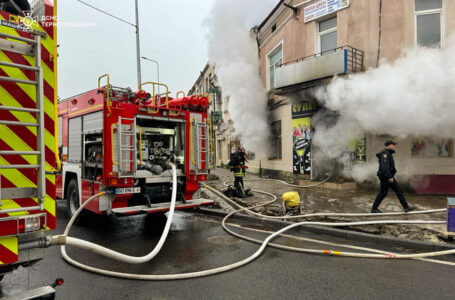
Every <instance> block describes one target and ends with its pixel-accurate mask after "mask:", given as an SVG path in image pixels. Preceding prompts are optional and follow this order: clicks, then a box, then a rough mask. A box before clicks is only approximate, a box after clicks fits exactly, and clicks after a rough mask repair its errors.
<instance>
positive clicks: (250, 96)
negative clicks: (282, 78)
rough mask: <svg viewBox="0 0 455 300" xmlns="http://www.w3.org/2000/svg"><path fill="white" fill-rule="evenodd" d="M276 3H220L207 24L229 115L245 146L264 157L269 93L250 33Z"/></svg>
mask: <svg viewBox="0 0 455 300" xmlns="http://www.w3.org/2000/svg"><path fill="white" fill-rule="evenodd" d="M275 4H277V1H276V0H273V1H272V0H266V1H264V0H217V1H216V2H215V4H214V8H213V11H212V14H211V17H210V19H209V21H208V25H209V27H210V33H209V59H210V63H212V64H214V65H215V68H216V73H217V76H218V80H219V83H220V85H221V87H222V89H223V94H225V95H228V96H229V104H228V111H229V114H230V117H231V119H232V121H233V123H234V128H235V131H236V134H237V135H239V136H240V137H241V141H242V144H243V146H244V147H245V148H246V149H247V150H248V151H252V152H255V153H256V158H261V157H265V156H266V154H267V152H266V149H267V148H268V147H267V146H268V137H269V132H270V130H269V126H268V122H267V120H268V113H267V101H266V93H265V89H264V86H263V84H262V81H261V79H260V76H259V59H258V49H257V44H256V40H255V37H252V36H251V35H250V29H251V28H252V27H253V26H254V25H257V24H258V23H260V22H261V21H262V19H264V18H265V16H266V15H267V12H269V11H270V10H271V8H272V7H273V5H275Z"/></svg>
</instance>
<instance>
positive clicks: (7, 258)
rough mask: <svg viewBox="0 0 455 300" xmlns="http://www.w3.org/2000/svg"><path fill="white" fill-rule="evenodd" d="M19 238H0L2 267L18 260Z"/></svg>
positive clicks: (0, 262)
mask: <svg viewBox="0 0 455 300" xmlns="http://www.w3.org/2000/svg"><path fill="white" fill-rule="evenodd" d="M17 248H18V247H17V237H6V238H0V265H2V264H11V263H14V262H16V261H17V260H18V249H17Z"/></svg>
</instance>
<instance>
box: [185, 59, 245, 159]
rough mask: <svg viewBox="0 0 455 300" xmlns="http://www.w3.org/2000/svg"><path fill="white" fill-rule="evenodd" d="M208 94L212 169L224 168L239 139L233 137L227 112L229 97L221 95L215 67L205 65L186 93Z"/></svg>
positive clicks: (231, 125)
mask: <svg viewBox="0 0 455 300" xmlns="http://www.w3.org/2000/svg"><path fill="white" fill-rule="evenodd" d="M198 94H209V95H210V100H211V105H210V108H209V113H210V114H211V116H212V124H213V137H212V138H213V141H212V144H213V148H214V160H213V161H214V167H224V166H227V165H228V163H229V156H230V153H231V151H232V149H236V148H238V147H239V146H240V139H239V138H238V137H237V136H235V134H234V128H233V124H232V121H231V118H230V116H229V112H228V107H227V105H228V103H229V97H228V96H226V95H224V94H223V91H222V88H221V86H220V84H219V82H218V77H217V76H216V70H215V66H214V65H211V64H210V63H207V64H206V65H205V67H204V69H203V70H202V71H201V73H200V75H199V77H198V79H197V80H196V82H195V83H194V84H193V86H192V87H191V89H190V90H189V91H188V95H198Z"/></svg>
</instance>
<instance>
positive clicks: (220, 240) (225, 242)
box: [207, 235, 240, 245]
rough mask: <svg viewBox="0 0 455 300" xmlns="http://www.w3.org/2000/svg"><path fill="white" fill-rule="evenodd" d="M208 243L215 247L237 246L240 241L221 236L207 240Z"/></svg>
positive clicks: (228, 236) (231, 237)
mask: <svg viewBox="0 0 455 300" xmlns="http://www.w3.org/2000/svg"><path fill="white" fill-rule="evenodd" d="M207 241H208V242H209V243H211V244H215V245H233V244H237V243H238V242H239V241H240V240H239V239H238V238H235V237H233V236H230V235H219V236H211V237H209V238H208V239H207Z"/></svg>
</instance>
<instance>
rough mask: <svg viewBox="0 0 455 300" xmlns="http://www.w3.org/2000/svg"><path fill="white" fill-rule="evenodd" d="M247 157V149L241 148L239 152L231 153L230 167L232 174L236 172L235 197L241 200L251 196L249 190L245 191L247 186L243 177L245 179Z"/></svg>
mask: <svg viewBox="0 0 455 300" xmlns="http://www.w3.org/2000/svg"><path fill="white" fill-rule="evenodd" d="M247 162H248V160H247V155H246V152H245V148H243V147H239V148H238V149H237V151H235V152H233V153H231V157H230V160H229V166H230V169H231V171H232V172H234V191H235V193H234V194H235V195H236V196H237V197H240V198H246V197H248V196H250V195H252V194H251V193H250V190H249V189H245V185H244V184H243V177H245V172H246V169H247V168H248V167H247V166H246V163H247Z"/></svg>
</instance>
